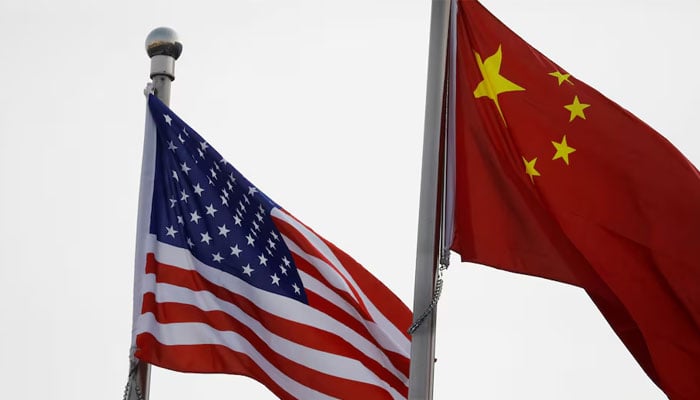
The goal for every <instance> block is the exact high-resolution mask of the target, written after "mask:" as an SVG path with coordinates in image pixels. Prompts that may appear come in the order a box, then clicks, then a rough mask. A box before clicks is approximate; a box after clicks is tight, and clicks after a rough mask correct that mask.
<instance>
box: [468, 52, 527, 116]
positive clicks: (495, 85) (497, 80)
mask: <svg viewBox="0 0 700 400" xmlns="http://www.w3.org/2000/svg"><path fill="white" fill-rule="evenodd" d="M474 54H475V55H476V62H477V64H478V65H479V71H481V76H482V77H483V78H484V80H483V81H481V82H479V85H478V86H477V87H476V89H474V97H476V98H477V99H478V98H479V97H484V96H486V97H488V98H489V99H491V100H493V102H494V103H496V108H498V112H499V113H500V114H501V118H502V119H503V122H505V121H506V119H505V117H503V111H501V105H500V104H499V103H498V95H499V94H501V93H505V92H515V91H519V90H525V89H524V88H522V87H520V86H518V85H517V84H515V83H513V82H511V81H509V80H508V79H506V78H505V77H504V76H503V75H501V60H502V58H503V56H502V54H501V46H498V50H496V53H495V54H493V55H492V56H490V57H488V58H487V59H486V60H484V61H481V55H480V54H479V53H477V52H474Z"/></svg>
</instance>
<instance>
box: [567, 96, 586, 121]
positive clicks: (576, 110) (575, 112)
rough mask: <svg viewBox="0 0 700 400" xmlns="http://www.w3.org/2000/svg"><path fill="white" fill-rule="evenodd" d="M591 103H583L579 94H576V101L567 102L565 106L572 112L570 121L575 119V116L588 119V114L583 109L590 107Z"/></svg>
mask: <svg viewBox="0 0 700 400" xmlns="http://www.w3.org/2000/svg"><path fill="white" fill-rule="evenodd" d="M590 106H591V105H590V104H585V103H581V102H579V101H578V96H574V102H573V103H571V104H567V105H565V106H564V108H566V109H567V110H569V112H571V116H569V122H571V121H573V120H574V118H576V117H580V118H582V119H586V115H585V114H584V113H583V110H585V109H586V108H588V107H590Z"/></svg>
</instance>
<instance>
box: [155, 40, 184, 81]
mask: <svg viewBox="0 0 700 400" xmlns="http://www.w3.org/2000/svg"><path fill="white" fill-rule="evenodd" d="M146 52H147V53H148V56H149V57H150V58H151V78H153V77H154V76H156V75H165V76H167V77H169V78H170V80H175V60H177V59H178V58H179V57H180V54H182V43H180V39H179V37H178V35H177V33H176V32H175V30H173V29H172V28H167V27H159V28H156V29H154V30H152V31H151V33H149V34H148V36H147V37H146Z"/></svg>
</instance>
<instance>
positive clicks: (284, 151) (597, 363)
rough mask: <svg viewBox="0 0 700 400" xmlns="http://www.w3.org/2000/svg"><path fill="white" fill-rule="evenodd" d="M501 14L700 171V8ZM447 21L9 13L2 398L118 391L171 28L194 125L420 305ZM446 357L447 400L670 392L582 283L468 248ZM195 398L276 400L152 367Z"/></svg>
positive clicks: (172, 389)
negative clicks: (428, 139) (417, 280)
mask: <svg viewBox="0 0 700 400" xmlns="http://www.w3.org/2000/svg"><path fill="white" fill-rule="evenodd" d="M483 4H484V5H485V6H486V7H487V8H488V9H490V10H491V11H492V12H493V13H494V14H495V15H496V16H497V17H499V18H500V19H501V20H502V21H503V22H504V23H506V24H507V25H508V26H510V27H511V28H512V29H513V30H515V31H516V32H517V33H518V34H520V35H521V36H522V37H523V38H524V39H525V40H526V41H528V42H529V43H530V44H532V45H533V46H534V47H536V48H538V49H539V50H540V51H542V52H543V53H544V54H545V55H547V56H548V57H549V58H551V59H552V60H553V61H555V62H556V63H558V64H559V65H560V66H562V67H563V68H565V69H567V70H568V72H570V73H571V74H572V75H574V76H575V77H577V78H579V79H580V80H583V81H584V82H587V83H588V84H590V85H591V86H593V87H595V88H597V89H598V90H599V91H601V92H602V93H604V94H605V95H607V96H608V97H610V98H611V99H612V100H614V101H616V102H618V103H619V104H621V105H622V106H623V107H625V108H627V109H628V110H630V111H631V112H633V113H634V114H635V115H637V116H638V117H640V118H641V119H643V120H644V121H646V122H647V123H648V124H650V125H651V126H652V127H654V128H655V129H657V130H658V131H659V132H661V133H662V134H663V135H664V136H666V137H667V138H668V139H669V140H671V142H672V143H674V144H675V145H676V146H677V147H678V148H679V149H680V150H681V151H682V152H683V153H684V154H685V155H686V156H687V157H688V158H689V159H690V160H691V161H693V162H694V163H695V164H696V165H698V163H699V162H700V142H699V141H698V138H697V132H698V128H697V113H698V111H697V110H698V109H700V99H699V98H698V95H697V93H700V80H698V79H697V78H696V76H695V75H696V74H697V71H700V65H699V64H700V59H699V58H698V48H697V47H698V45H697V39H698V38H700V24H698V23H697V21H698V20H699V18H700V2H698V1H697V0H637V1H630V0H588V1H585V2H584V1H577V2H562V1H555V0H528V1H522V0H484V1H483ZM429 17H430V2H429V1H427V0H421V1H417V0H402V1H398V0H397V1H389V0H354V1H332V0H317V1H311V0H308V1H302V0H278V1H274V0H266V1H262V0H237V1H229V2H223V1H222V2H212V1H198V2H192V1H188V2H185V1H147V2H144V1H133V0H128V1H118V2H117V1H114V2H96V1H81V0H64V1H60V2H58V1H48V0H39V1H37V0H35V1H23V0H3V1H2V2H0V44H1V45H2V46H1V47H0V51H1V52H2V53H0V139H1V141H0V250H1V251H0V282H1V283H2V286H3V288H2V291H0V320H1V321H2V322H0V339H2V340H0V377H2V378H1V379H0V382H2V385H1V386H0V393H2V395H1V396H2V397H3V398H12V399H66V400H67V399H118V398H121V396H122V392H123V388H124V384H125V383H126V378H127V372H128V371H127V369H128V352H129V344H130V332H131V326H130V324H131V301H132V282H133V257H134V240H135V230H136V211H137V210H136V206H137V196H138V183H139V173H140V160H141V145H142V142H143V126H144V117H145V99H144V96H143V88H144V87H145V85H146V83H147V81H148V79H149V77H148V72H149V66H150V61H149V59H148V57H147V55H146V53H145V50H144V40H145V38H146V36H147V35H148V33H149V32H150V31H151V30H152V29H153V28H155V27H158V26H170V27H172V28H174V29H175V30H177V31H178V33H179V34H180V38H181V41H182V43H183V45H184V50H183V54H182V56H181V58H180V60H178V61H177V64H176V76H177V78H176V80H175V82H174V83H173V87H172V99H171V106H172V108H173V109H174V110H175V112H176V113H178V114H179V115H180V116H181V117H182V118H184V119H185V120H186V121H187V122H188V123H189V124H190V125H191V126H192V127H193V128H195V129H196V130H197V131H198V132H199V133H201V134H202V135H203V136H204V137H205V138H207V140H208V141H209V143H210V144H211V145H212V146H214V147H215V148H216V149H217V150H218V151H219V152H220V153H221V154H222V155H224V157H226V158H227V159H228V160H229V161H230V162H232V163H233V164H234V165H235V166H236V167H237V168H238V169H239V170H240V171H241V172H242V173H243V174H245V175H246V176H247V177H248V178H249V179H250V180H251V181H252V182H254V183H255V184H256V185H257V186H258V187H259V188H260V189H261V190H263V191H265V192H266V193H267V194H268V195H269V196H270V197H271V198H273V199H274V200H275V201H276V202H277V203H279V204H280V205H282V206H283V207H285V208H286V209H287V210H289V211H290V212H291V213H292V214H294V215H295V216H297V217H298V218H299V219H300V220H302V221H304V222H305V223H306V224H308V225H310V226H311V227H313V228H314V229H315V230H316V231H317V232H318V233H319V234H321V235H323V236H324V237H326V238H327V239H329V240H331V241H332V242H334V243H335V244H336V245H338V246H339V247H341V248H342V249H344V250H345V251H347V252H348V253H349V254H351V255H352V256H353V257H355V258H356V259H357V260H358V261H360V262H361V263H362V264H363V265H365V266H366V267H367V269H369V270H370V271H371V272H372V273H374V274H375V275H376V276H378V277H379V278H380V279H381V280H382V281H383V282H385V283H386V284H387V286H389V287H390V288H391V289H392V290H394V291H395V292H396V293H397V294H398V296H399V297H400V298H401V299H403V300H404V301H405V302H406V303H407V304H408V305H409V306H412V304H413V273H414V268H415V248H416V236H417V218H418V192H419V183H420V168H421V165H420V163H421V150H422V149H421V146H422V140H423V139H422V137H423V117H424V107H425V85H426V72H427V55H428V33H429ZM421 311H422V310H421ZM437 359H438V362H437V367H436V380H435V382H436V383H435V385H436V386H435V398H436V399H440V400H443V399H465V398H474V399H485V400H489V399H516V398H517V399H537V400H545V399H551V400H555V399H556V400H560V399H637V400H651V399H663V398H665V397H664V396H663V394H662V393H661V392H660V391H659V390H658V389H656V387H655V386H654V385H653V384H652V383H651V381H650V380H649V379H648V378H647V377H646V375H645V374H644V372H643V371H642V370H641V368H640V367H639V366H638V365H637V364H636V363H635V361H634V360H633V359H632V357H631V356H630V355H629V353H628V352H627V350H626V349H625V348H624V346H623V345H622V344H621V342H620V341H619V340H618V339H617V337H616V336H615V335H614V334H613V332H612V330H611V329H610V328H609V327H608V325H607V323H606V322H605V320H604V319H603V318H602V317H601V316H600V313H599V312H598V311H597V310H596V309H595V307H594V306H593V304H592V302H591V301H590V300H589V299H588V298H587V296H586V295H585V294H584V292H583V291H582V290H580V289H577V288H574V287H569V286H565V285H562V284H556V283H552V282H547V281H544V280H541V279H536V278H529V277H524V276H520V275H514V274H509V273H506V272H501V271H496V270H493V269H489V268H486V267H481V266H477V265H471V264H459V263H458V262H457V260H456V259H453V265H452V266H451V268H450V270H449V271H448V273H447V276H446V286H445V290H444V294H443V298H442V301H441V303H440V310H439V317H438V336H437ZM195 396H196V398H201V399H234V398H242V399H272V398H273V397H272V395H271V394H269V393H268V392H267V391H266V389H264V388H263V387H262V386H260V385H259V384H257V383H256V382H254V381H252V380H250V379H248V378H241V377H236V376H221V375H207V376H201V375H194V374H192V375H190V374H188V375H186V374H179V373H173V372H169V371H165V370H162V369H157V368H156V369H154V370H153V372H152V383H151V399H152V400H162V399H168V400H171V399H172V400H178V399H190V398H195Z"/></svg>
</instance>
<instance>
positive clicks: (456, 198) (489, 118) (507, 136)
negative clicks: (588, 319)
mask: <svg viewBox="0 0 700 400" xmlns="http://www.w3.org/2000/svg"><path fill="white" fill-rule="evenodd" d="M456 9H457V10H456V11H457V12H456V15H455V14H453V15H454V17H453V20H452V25H451V27H452V28H451V33H452V35H451V47H450V53H451V56H450V63H449V65H450V66H449V73H448V75H449V76H450V78H449V88H450V93H451V94H452V96H453V97H452V101H451V103H450V106H449V110H450V111H449V115H450V117H449V119H448V121H450V122H448V124H449V125H450V128H449V129H448V131H449V133H448V138H449V142H448V143H450V146H452V147H450V150H449V152H448V160H449V162H448V165H449V166H448V176H449V178H448V180H447V182H448V183H447V186H448V187H450V188H451V190H450V191H448V193H450V194H449V197H448V201H447V204H450V203H452V204H453V206H452V209H450V207H449V206H448V210H447V214H448V221H447V226H451V227H452V228H451V230H450V231H449V232H448V237H449V234H452V238H451V240H450V243H451V246H450V247H451V249H452V250H454V251H456V252H457V253H459V254H460V255H461V257H462V260H464V261H470V262H475V263H479V264H485V265H488V266H493V267H496V268H499V269H504V270H508V271H512V272H518V273H523V274H528V275H533V276H538V277H544V278H548V279H553V280H556V281H561V282H565V283H569V284H572V285H576V286H579V287H581V288H583V289H584V290H585V291H586V292H587V293H588V294H589V296H590V297H591V299H592V300H593V302H594V303H595V304H596V306H597V307H598V308H599V309H600V311H601V312H602V314H603V315H604V317H605V318H606V319H607V321H608V322H609V324H610V326H611V327H612V328H613V330H614V331H615V332H616V334H617V335H618V336H619V338H620V339H621V340H622V342H623V343H624V344H625V346H626V347H627V348H628V349H629V351H630V352H631V353H632V355H633V356H634V357H635V358H636V360H637V361H638V362H639V364H640V365H641V366H642V367H643V369H644V370H645V371H646V373H647V374H648V375H649V377H650V378H651V379H652V380H653V381H654V382H655V383H656V384H657V385H658V386H659V387H660V388H661V389H662V390H663V391H664V392H665V393H666V395H667V396H668V397H669V398H671V399H674V400H680V399H683V400H693V399H700V175H699V174H698V171H697V169H696V168H695V167H694V166H693V165H692V164H691V163H690V162H689V161H688V160H687V159H686V158H685V157H684V156H683V155H682V154H681V153H680V152H679V151H678V150H677V149H676V148H674V147H673V146H672V145H671V144H670V143H669V142H668V141H667V140H666V139H664V138H663V137H662V136H661V135H660V134H658V133H657V132H655V131H654V130H653V129H652V128H651V127H649V126H648V125H646V124H645V123H644V122H642V121H641V120H639V119H637V118H636V117H635V116H633V115H632V114H630V113H629V112H628V111H626V110H625V109H623V108H622V107H620V106H619V105H617V104H615V103H613V102H612V101H611V100H609V99H607V98H606V97H604V96H603V95H601V94H600V93H599V92H597V91H596V90H595V89H593V88H591V87H589V86H587V85H586V84H585V83H583V82H581V81H579V80H578V79H576V78H575V77H574V76H572V75H571V74H570V73H568V72H567V71H566V70H565V69H563V68H562V67H560V66H558V65H557V64H555V63H554V62H552V61H550V60H549V59H548V58H547V57H545V56H544V55H542V54H541V53H540V52H538V51H537V50H536V49H534V48H532V47H531V46H530V45H529V44H528V43H526V42H525V41H523V40H522V39H521V38H520V37H519V36H517V35H516V34H515V33H513V32H512V31H511V30H509V28H507V27H506V26H505V25H504V24H502V23H501V22H500V21H499V20H498V19H497V18H496V17H494V16H493V15H492V14H491V13H489V11H487V10H486V9H485V8H484V7H483V6H482V5H481V4H480V3H479V2H477V1H474V0H461V1H458V2H457V4H456ZM642 84H650V83H649V82H646V83H642ZM668 107H670V109H671V110H672V107H673V106H672V105H668Z"/></svg>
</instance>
